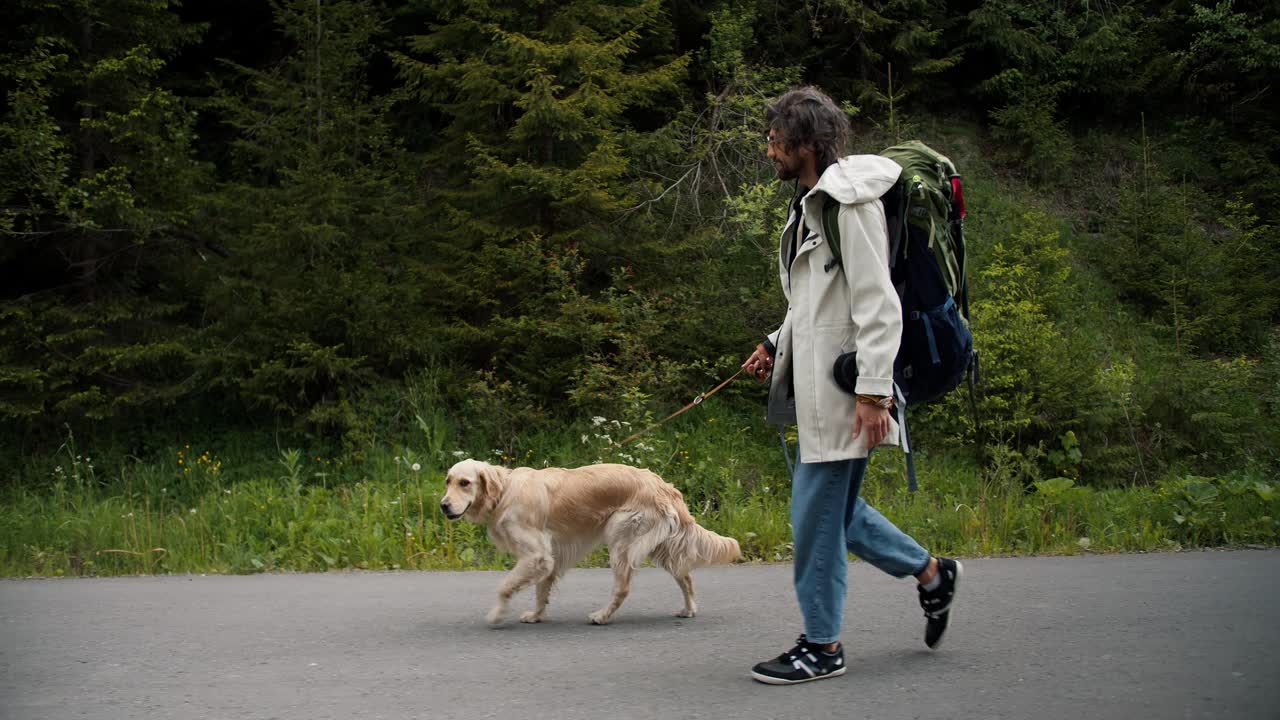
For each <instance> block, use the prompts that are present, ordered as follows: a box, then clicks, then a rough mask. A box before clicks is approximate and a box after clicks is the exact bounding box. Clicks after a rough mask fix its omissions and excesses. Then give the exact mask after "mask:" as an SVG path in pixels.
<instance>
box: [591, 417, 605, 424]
mask: <svg viewBox="0 0 1280 720" xmlns="http://www.w3.org/2000/svg"><path fill="white" fill-rule="evenodd" d="M605 422H607V419H606V418H602V417H600V416H599V415H596V416H595V417H593V418H591V424H592V425H593V426H595V427H600V426H601V425H603V424H604V423H605Z"/></svg>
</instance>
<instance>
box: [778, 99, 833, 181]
mask: <svg viewBox="0 0 1280 720" xmlns="http://www.w3.org/2000/svg"><path fill="white" fill-rule="evenodd" d="M764 113H765V120H767V121H768V123H769V129H770V130H776V131H778V133H779V134H781V135H782V145H783V147H784V148H786V150H787V152H792V151H793V150H795V148H797V147H809V148H812V149H813V154H814V157H815V159H816V160H817V169H818V174H819V175H821V174H822V171H823V170H826V169H827V166H829V165H831V164H833V163H835V161H836V160H838V159H839V158H841V157H843V156H844V155H845V148H847V147H848V145H849V134H850V132H851V128H850V126H849V116H848V115H846V114H845V112H844V111H843V110H841V109H840V107H839V106H837V105H836V104H835V101H833V100H832V99H831V98H830V97H828V96H827V95H826V93H824V92H822V91H821V90H819V89H817V88H815V87H813V86H812V85H807V86H805V87H798V88H795V89H793V90H790V91H788V92H786V93H784V94H782V95H780V96H778V97H776V98H774V99H773V100H771V101H770V102H769V103H768V104H767V105H765V111H764Z"/></svg>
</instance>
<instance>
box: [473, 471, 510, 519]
mask: <svg viewBox="0 0 1280 720" xmlns="http://www.w3.org/2000/svg"><path fill="white" fill-rule="evenodd" d="M510 472H511V471H510V470H508V469H507V468H504V467H501V466H498V465H490V464H489V463H484V464H483V465H482V466H481V468H480V470H479V472H477V473H476V481H477V484H478V485H479V486H480V487H479V494H478V496H477V497H476V500H475V502H476V504H477V505H478V506H479V507H480V511H481V514H484V513H488V512H489V511H491V510H493V509H494V508H495V507H497V505H498V501H499V500H501V499H502V493H503V491H504V490H506V489H507V475H508V474H509V473H510Z"/></svg>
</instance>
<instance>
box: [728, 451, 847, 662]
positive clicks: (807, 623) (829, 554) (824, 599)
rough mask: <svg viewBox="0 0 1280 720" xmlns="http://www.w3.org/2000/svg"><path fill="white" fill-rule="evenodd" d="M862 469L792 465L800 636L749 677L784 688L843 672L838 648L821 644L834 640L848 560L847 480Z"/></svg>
mask: <svg viewBox="0 0 1280 720" xmlns="http://www.w3.org/2000/svg"><path fill="white" fill-rule="evenodd" d="M865 469H866V461H865V460H846V461H839V462H829V463H804V462H801V463H797V464H796V471H795V477H793V478H792V481H791V528H792V541H793V544H794V549H795V568H794V582H795V589H796V599H797V600H798V601H799V604H800V614H801V615H802V616H803V618H804V628H805V634H804V635H801V636H800V638H799V640H798V641H797V642H796V646H795V647H793V648H791V649H790V650H788V651H786V652H784V653H782V654H781V655H779V656H778V657H777V658H775V659H773V660H767V661H765V662H762V663H759V664H757V665H756V666H755V668H753V669H752V672H751V674H752V676H753V677H754V678H755V679H757V680H759V681H761V682H765V683H770V684H775V685H784V684H785V685H789V684H794V683H800V682H808V681H810V680H818V679H821V678H825V677H834V676H837V675H843V674H844V672H845V664H844V652H843V649H841V648H839V647H835V648H831V647H827V646H826V645H827V644H829V643H835V642H837V641H838V640H839V639H840V625H841V621H842V620H843V617H844V598H845V591H846V588H847V585H846V583H847V580H846V577H847V574H848V562H849V561H848V555H847V553H848V551H847V550H846V548H845V529H844V514H845V506H846V505H847V501H848V493H849V490H850V488H851V487H852V486H853V485H852V483H851V482H850V480H851V479H852V476H854V475H857V476H859V477H860V476H861V474H862V472H863V471H864V470H865Z"/></svg>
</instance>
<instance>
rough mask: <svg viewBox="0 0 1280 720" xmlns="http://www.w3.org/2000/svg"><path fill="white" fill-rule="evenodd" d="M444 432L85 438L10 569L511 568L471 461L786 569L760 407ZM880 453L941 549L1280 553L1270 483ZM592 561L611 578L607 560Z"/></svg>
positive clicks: (34, 514) (786, 483) (39, 471)
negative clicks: (641, 487) (654, 494)
mask: <svg viewBox="0 0 1280 720" xmlns="http://www.w3.org/2000/svg"><path fill="white" fill-rule="evenodd" d="M440 422H442V421H440V420H439V419H436V420H435V421H432V422H422V423H419V425H420V428H419V429H420V434H419V435H418V436H417V439H416V441H414V440H412V439H411V440H410V441H409V442H405V443H398V444H394V445H387V446H386V447H373V448H367V449H364V450H362V451H360V452H359V453H345V454H337V455H336V456H335V455H327V454H324V453H306V452H303V451H302V450H301V449H285V450H281V451H276V452H274V453H268V452H265V451H262V450H259V449H255V448H257V447H260V446H258V445H255V443H254V442H252V441H251V440H249V439H246V438H231V439H228V440H225V442H226V446H227V448H226V449H223V448H219V447H211V446H204V445H201V444H199V443H198V442H194V441H193V442H191V443H182V444H181V445H178V446H175V447H173V448H171V449H170V450H169V451H168V452H167V453H164V454H162V455H160V456H156V457H150V458H148V459H145V460H138V459H124V460H119V461H113V462H112V463H111V464H110V467H100V466H97V465H95V462H94V460H93V459H92V454H91V453H89V452H88V451H86V450H82V449H79V448H77V447H76V445H75V442H74V438H68V442H67V444H66V445H64V446H63V447H62V448H61V449H60V450H59V452H58V453H57V454H56V455H55V456H52V457H46V458H39V459H31V460H30V461H29V463H28V465H27V466H26V467H24V468H23V469H22V475H23V478H24V480H23V481H22V482H20V483H14V484H11V485H10V487H8V488H7V489H5V490H3V491H0V574H3V575H9V576H14V575H116V574H134V573H252V572H263V571H324V570H331V569H342V568H365V569H464V568H502V567H506V566H508V565H509V564H510V562H511V559H510V558H509V557H507V556H505V555H503V554H501V553H498V552H497V551H496V550H494V549H493V547H492V545H491V544H490V543H489V541H488V540H487V539H486V537H485V534H484V530H483V529H482V528H480V527H478V526H476V525H473V524H470V523H467V522H449V521H448V520H446V519H445V518H444V517H443V515H442V514H441V512H440V509H439V499H440V495H441V492H442V489H443V475H444V472H445V470H446V469H447V468H448V466H449V465H450V464H452V462H454V461H455V460H457V459H459V458H461V457H477V458H482V459H486V460H489V461H492V462H496V463H502V464H506V465H509V466H517V465H526V466H531V467H542V466H547V465H550V466H561V467H566V466H575V465H580V464H586V463H592V462H625V463H630V464H634V465H640V466H645V467H649V468H651V469H653V470H655V471H656V472H658V473H659V474H661V475H662V476H663V477H664V478H666V479H667V480H668V481H670V482H671V483H672V484H674V485H675V486H676V487H678V488H680V490H681V491H682V492H683V493H684V495H685V498H686V500H687V502H688V504H689V507H690V509H691V510H692V512H693V513H694V514H695V515H696V516H698V518H699V520H700V522H702V523H703V524H704V525H706V526H707V527H709V528H711V529H713V530H715V531H717V532H720V533H722V534H725V535H730V536H732V537H735V538H738V540H739V541H740V542H741V544H742V547H743V550H744V553H745V554H746V559H747V560H748V561H783V560H787V559H789V558H790V556H791V545H790V542H791V531H790V524H789V523H790V521H789V502H788V499H789V492H790V480H789V477H788V473H787V469H786V465H785V463H784V462H783V459H782V450H781V448H780V447H779V442H778V438H777V436H776V435H775V434H772V433H771V432H770V431H768V430H767V429H765V428H764V427H762V424H761V423H760V420H759V417H758V412H756V411H755V410H754V409H753V410H734V409H733V408H732V407H730V405H729V404H727V403H725V404H718V403H717V402H708V403H705V404H704V405H703V406H702V407H701V408H700V409H699V410H698V411H697V412H692V413H688V414H686V415H685V416H682V417H681V418H679V419H678V420H677V421H675V422H673V423H671V424H669V425H666V426H664V427H662V428H661V429H659V430H657V431H655V432H652V433H649V434H647V435H644V436H642V437H641V438H639V439H638V440H636V441H635V442H632V443H630V444H628V445H625V446H618V445H617V442H618V440H620V439H621V438H623V437H625V436H627V435H630V434H631V432H632V431H633V430H634V429H635V428H633V427H632V426H630V425H628V424H626V423H624V422H622V421H620V420H612V419H605V418H596V419H594V420H584V421H582V422H580V423H577V424H576V425H574V426H572V427H567V428H564V429H562V430H560V431H556V432H542V433H539V434H536V435H532V436H529V437H527V438H521V439H519V440H518V442H516V443H513V445H512V446H510V447H505V448H492V447H483V446H480V447H455V446H453V445H452V444H450V443H449V442H443V441H441V440H440V438H442V437H445V436H446V433H445V432H444V431H443V430H444V428H442V427H441V426H440ZM916 463H917V467H918V470H919V473H920V484H921V491H920V492H918V493H914V494H912V493H909V492H907V488H906V481H905V478H904V466H903V461H902V456H901V455H900V454H899V453H897V452H894V451H885V452H880V453H877V455H876V457H875V458H874V459H873V462H872V465H871V469H870V471H869V472H868V474H867V477H866V479H865V481H864V486H863V494H864V497H866V498H867V500H868V501H869V502H870V503H871V504H872V505H874V506H876V507H877V508H878V509H880V510H881V511H882V512H883V513H884V514H885V515H887V516H888V517H889V518H891V519H892V520H893V521H894V522H896V523H897V524H898V525H899V526H900V527H902V528H903V529H904V530H906V531H907V532H908V533H910V534H912V535H914V536H915V537H916V538H918V539H919V540H920V541H921V542H922V543H924V544H925V545H926V546H927V547H929V548H930V550H932V551H933V552H935V553H938V554H953V555H960V556H974V555H993V554H1012V553H1079V552H1086V551H1088V552H1097V551H1104V552H1105V551H1129V550H1158V549H1170V548H1179V547H1192V546H1201V545H1222V544H1251V543H1261V544H1275V543H1277V541H1280V520H1278V518H1280V497H1277V493H1276V492H1275V489H1274V487H1273V486H1272V485H1271V484H1270V483H1268V482H1267V481H1266V480H1264V478H1263V477H1262V475H1261V474H1259V473H1252V472H1250V471H1248V470H1242V471H1240V472H1237V473H1234V474H1231V475H1228V476H1223V477H1197V476H1188V475H1182V474H1178V473H1173V474H1170V475H1169V476H1167V477H1165V478H1163V479H1161V480H1158V481H1155V482H1152V483H1151V484H1147V485H1135V486H1129V487H1113V488H1089V487H1081V486H1077V485H1075V484H1074V483H1073V482H1072V481H1071V480H1068V479H1066V478H1048V479H1039V478H1038V476H1037V474H1036V473H1035V472H1034V470H1033V469H1032V468H1030V467H1029V466H1028V465H1027V464H1026V461H1025V460H1023V459H1022V458H1021V457H1020V456H1019V455H1017V454H1016V453H1012V452H1010V453H1006V454H1000V453H997V455H996V457H995V459H994V460H993V461H991V462H990V463H989V464H988V465H987V466H985V467H979V466H978V465H977V464H976V463H975V462H974V461H972V460H971V459H969V458H967V457H965V456H963V455H959V454H954V453H953V454H950V455H928V454H924V453H923V452H922V453H920V454H919V455H918V457H917V459H916ZM586 562H587V563H588V564H596V565H599V564H604V563H606V562H607V554H606V553H605V552H604V551H599V552H597V553H595V554H593V555H592V556H591V557H589V558H588V559H587V561H586Z"/></svg>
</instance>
